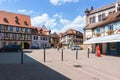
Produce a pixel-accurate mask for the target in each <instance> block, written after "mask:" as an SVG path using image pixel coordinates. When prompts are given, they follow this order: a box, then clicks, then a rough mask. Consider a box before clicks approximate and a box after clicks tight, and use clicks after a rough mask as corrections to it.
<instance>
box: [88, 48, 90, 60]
mask: <svg viewBox="0 0 120 80" xmlns="http://www.w3.org/2000/svg"><path fill="white" fill-rule="evenodd" d="M89 52H90V50H89V48H88V58H89Z"/></svg>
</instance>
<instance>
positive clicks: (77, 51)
mask: <svg viewBox="0 0 120 80" xmlns="http://www.w3.org/2000/svg"><path fill="white" fill-rule="evenodd" d="M77 59H78V50H76V60H77Z"/></svg>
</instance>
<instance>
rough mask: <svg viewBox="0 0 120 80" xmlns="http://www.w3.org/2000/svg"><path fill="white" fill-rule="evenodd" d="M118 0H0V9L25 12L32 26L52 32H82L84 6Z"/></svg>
mask: <svg viewBox="0 0 120 80" xmlns="http://www.w3.org/2000/svg"><path fill="white" fill-rule="evenodd" d="M116 1H119V0H105V1H104V0H0V10H4V11H9V12H14V13H19V14H25V15H28V16H30V17H31V24H32V26H36V27H42V25H45V26H46V28H47V29H50V30H51V31H52V33H53V32H56V33H60V32H65V31H66V30H68V29H75V30H78V31H80V32H83V28H84V27H85V14H84V11H85V10H86V8H88V9H90V7H91V6H93V8H94V9H96V8H99V7H102V6H105V5H108V4H111V3H113V2H116Z"/></svg>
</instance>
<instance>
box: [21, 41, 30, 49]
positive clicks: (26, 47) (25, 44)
mask: <svg viewBox="0 0 120 80" xmlns="http://www.w3.org/2000/svg"><path fill="white" fill-rule="evenodd" d="M21 46H22V43H21ZM29 48H30V45H29V43H27V42H24V49H29Z"/></svg>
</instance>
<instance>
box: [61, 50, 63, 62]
mask: <svg viewBox="0 0 120 80" xmlns="http://www.w3.org/2000/svg"><path fill="white" fill-rule="evenodd" d="M61 60H62V61H63V49H61Z"/></svg>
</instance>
